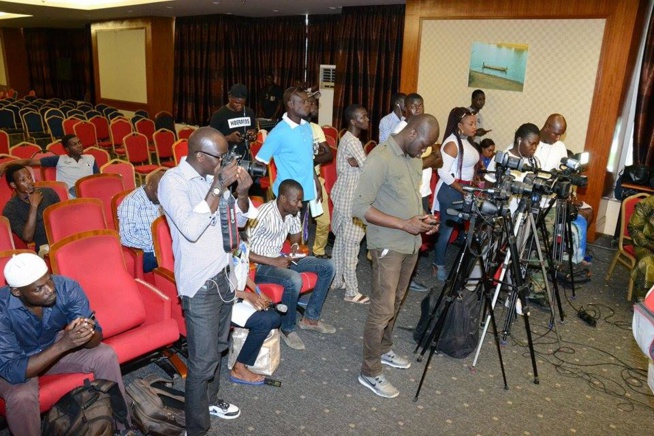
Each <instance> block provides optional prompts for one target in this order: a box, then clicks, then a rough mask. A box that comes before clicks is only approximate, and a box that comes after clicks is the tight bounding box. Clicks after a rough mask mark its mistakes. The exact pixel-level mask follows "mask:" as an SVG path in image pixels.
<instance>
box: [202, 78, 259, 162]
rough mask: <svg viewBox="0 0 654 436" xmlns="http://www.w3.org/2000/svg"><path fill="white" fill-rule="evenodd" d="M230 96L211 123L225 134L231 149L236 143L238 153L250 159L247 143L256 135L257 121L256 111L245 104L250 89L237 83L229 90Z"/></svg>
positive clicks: (214, 115)
mask: <svg viewBox="0 0 654 436" xmlns="http://www.w3.org/2000/svg"><path fill="white" fill-rule="evenodd" d="M228 96H229V100H228V102H227V104H226V105H225V106H223V107H221V108H220V109H218V110H217V111H216V112H215V113H214V114H213V116H212V117H211V122H210V124H209V125H210V126H211V127H213V128H214V129H216V130H218V131H219V132H220V133H222V134H223V135H224V136H225V139H227V142H228V143H229V149H230V150H231V149H232V147H233V146H235V145H236V150H237V153H238V154H239V155H241V156H244V157H245V158H246V159H249V158H250V156H249V152H250V150H249V147H248V146H247V144H248V143H249V142H251V141H254V139H255V137H256V134H257V123H256V119H255V115H254V111H253V110H252V109H250V108H249V107H247V106H245V101H246V100H247V98H248V90H247V88H246V87H245V85H242V84H240V83H237V84H236V85H234V86H232V89H230V90H229V94H228Z"/></svg>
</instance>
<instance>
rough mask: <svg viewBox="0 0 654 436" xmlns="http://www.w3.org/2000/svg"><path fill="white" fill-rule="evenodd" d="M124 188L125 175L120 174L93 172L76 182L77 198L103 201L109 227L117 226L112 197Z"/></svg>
mask: <svg viewBox="0 0 654 436" xmlns="http://www.w3.org/2000/svg"><path fill="white" fill-rule="evenodd" d="M105 153H106V152H105ZM124 190H125V186H124V184H123V177H122V176H121V175H120V174H92V175H90V176H86V177H82V178H81V179H79V180H78V181H77V182H75V195H76V196H77V198H97V199H99V200H101V201H102V204H103V207H104V217H105V221H106V222H107V228H109V229H114V228H115V227H116V225H115V223H114V216H113V213H112V211H111V198H112V197H113V196H114V195H116V194H117V193H119V192H121V191H124Z"/></svg>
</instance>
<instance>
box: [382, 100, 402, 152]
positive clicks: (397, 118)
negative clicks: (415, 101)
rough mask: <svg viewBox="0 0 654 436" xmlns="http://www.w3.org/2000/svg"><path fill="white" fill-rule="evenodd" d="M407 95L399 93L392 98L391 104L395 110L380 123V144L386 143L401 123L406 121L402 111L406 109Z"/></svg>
mask: <svg viewBox="0 0 654 436" xmlns="http://www.w3.org/2000/svg"><path fill="white" fill-rule="evenodd" d="M405 98H406V94H404V93H402V92H398V93H397V94H393V95H392V96H391V102H392V104H393V110H392V111H391V113H390V114H388V115H386V116H385V117H384V118H382V119H381V120H380V121H379V144H381V143H382V142H384V141H386V140H387V139H388V137H389V136H391V133H393V131H394V130H395V127H397V125H398V124H400V122H401V121H404V116H403V115H402V109H403V108H404V99H405Z"/></svg>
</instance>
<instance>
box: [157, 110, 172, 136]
mask: <svg viewBox="0 0 654 436" xmlns="http://www.w3.org/2000/svg"><path fill="white" fill-rule="evenodd" d="M154 124H155V127H156V129H157V130H159V129H168V130H170V131H171V132H173V133H175V119H174V118H173V115H172V114H171V113H170V112H166V111H161V112H157V114H156V115H155V116H154Z"/></svg>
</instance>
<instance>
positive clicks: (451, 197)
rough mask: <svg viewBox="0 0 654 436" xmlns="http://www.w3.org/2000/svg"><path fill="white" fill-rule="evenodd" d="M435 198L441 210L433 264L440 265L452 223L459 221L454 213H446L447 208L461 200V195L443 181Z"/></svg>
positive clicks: (452, 226)
mask: <svg viewBox="0 0 654 436" xmlns="http://www.w3.org/2000/svg"><path fill="white" fill-rule="evenodd" d="M436 198H437V199H438V207H439V209H440V212H441V227H440V230H439V232H438V241H437V242H436V250H434V265H439V266H441V265H445V251H447V245H448V244H449V242H450V236H452V231H453V230H454V225H455V223H457V222H459V221H460V219H459V217H457V216H456V215H450V214H448V213H447V209H448V208H451V207H452V203H453V202H455V201H461V200H462V199H463V195H462V194H461V193H460V192H459V191H457V190H456V189H454V188H451V187H450V185H446V184H445V183H443V185H442V186H441V189H440V190H439V191H438V195H437V196H436Z"/></svg>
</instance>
